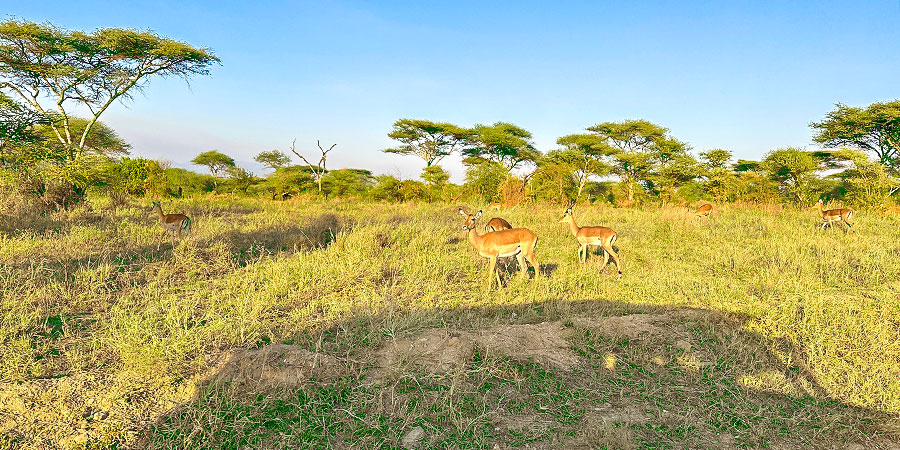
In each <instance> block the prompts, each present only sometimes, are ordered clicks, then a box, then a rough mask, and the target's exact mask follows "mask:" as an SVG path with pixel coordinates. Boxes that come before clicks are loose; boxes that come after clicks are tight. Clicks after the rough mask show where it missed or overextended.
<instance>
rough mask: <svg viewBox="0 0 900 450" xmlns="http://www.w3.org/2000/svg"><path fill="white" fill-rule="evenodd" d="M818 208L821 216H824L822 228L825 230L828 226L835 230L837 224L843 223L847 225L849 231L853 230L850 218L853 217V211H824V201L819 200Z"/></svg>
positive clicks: (848, 209)
mask: <svg viewBox="0 0 900 450" xmlns="http://www.w3.org/2000/svg"><path fill="white" fill-rule="evenodd" d="M816 206H818V207H819V214H821V215H822V225H821V228H822V229H823V230H824V229H825V227H826V226H828V227H830V228H834V223H835V222H842V223H845V224H847V227H848V229H850V230H852V229H853V224H852V223H850V216H852V215H853V210H852V209H850V208H840V209H824V208H823V207H822V200H819V202H818V203H816Z"/></svg>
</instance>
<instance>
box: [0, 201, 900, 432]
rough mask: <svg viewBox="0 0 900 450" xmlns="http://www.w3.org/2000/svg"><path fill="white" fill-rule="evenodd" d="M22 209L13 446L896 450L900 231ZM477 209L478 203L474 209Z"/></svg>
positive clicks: (791, 217)
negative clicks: (528, 237)
mask: <svg viewBox="0 0 900 450" xmlns="http://www.w3.org/2000/svg"><path fill="white" fill-rule="evenodd" d="M113 206H114V205H113V202H112V201H111V200H110V199H107V198H92V199H91V200H90V202H89V205H88V206H84V207H80V208H79V209H76V210H73V211H69V212H63V213H56V214H52V215H48V216H40V217H39V216H34V217H30V216H29V217H17V216H14V215H12V214H13V213H11V212H7V213H6V217H0V233H2V234H0V296H2V306H0V353H2V358H0V379H2V383H0V448H124V447H146V448H334V447H337V448H398V447H402V446H404V445H408V446H416V447H418V448H487V449H493V448H526V447H531V448H557V447H558V448H766V447H768V448H808V447H816V448H895V447H896V445H897V444H896V443H897V442H900V422H898V414H900V306H898V305H900V296H898V293H900V240H898V237H900V230H898V224H900V220H898V218H897V217H894V216H892V215H890V214H876V213H874V212H861V213H859V214H858V215H857V216H856V226H855V227H854V232H851V233H845V232H842V230H841V229H839V228H838V229H834V230H825V231H820V230H817V228H816V226H817V224H818V222H819V217H818V213H817V212H814V211H812V210H797V209H783V208H781V207H776V206H773V207H758V206H737V205H733V206H723V207H717V208H716V209H715V210H714V212H713V214H712V216H711V218H710V219H709V220H705V219H703V220H696V219H692V218H691V216H690V215H689V214H688V213H687V210H685V209H684V208H677V207H673V208H662V209H660V208H649V209H618V208H611V207H607V206H590V205H579V206H577V207H576V209H575V218H576V220H577V221H578V222H579V223H580V224H582V225H605V226H609V227H612V228H613V229H615V230H616V231H617V232H618V233H619V239H618V241H617V242H616V247H618V248H619V255H620V257H621V260H622V264H623V270H624V275H623V276H622V277H621V278H620V277H618V276H617V275H616V274H615V271H614V269H613V267H612V266H610V267H606V268H603V267H601V263H602V257H600V256H599V255H598V254H591V255H590V257H589V259H588V263H587V264H585V265H581V264H579V263H578V262H577V259H576V248H577V247H576V244H575V240H574V238H573V237H572V235H571V234H570V233H569V230H568V229H567V228H566V227H565V226H564V225H563V224H559V223H557V220H558V218H559V217H560V215H561V214H562V208H561V207H559V206H556V205H543V204H538V205H527V206H517V207H514V208H512V209H505V210H501V211H500V212H497V213H494V212H493V211H489V212H487V211H486V212H485V217H484V218H483V219H482V221H481V223H482V224H483V223H484V221H486V219H489V218H490V217H493V216H501V217H504V218H506V219H507V220H509V221H510V222H511V223H512V224H513V225H514V226H522V227H527V228H529V229H531V230H532V231H534V232H535V233H536V234H537V235H538V237H539V241H538V245H537V251H536V255H537V259H538V261H539V263H540V265H541V268H540V270H539V271H538V273H534V272H533V271H532V272H531V273H529V277H528V279H521V278H519V277H517V276H516V275H517V274H516V268H515V263H514V261H510V264H501V265H499V266H500V269H501V274H502V277H503V284H504V285H503V286H502V287H501V288H497V287H492V288H488V287H487V282H486V268H487V259H485V258H482V257H479V256H477V254H476V252H475V251H474V250H473V249H472V248H471V247H470V246H469V244H468V243H467V242H466V240H465V236H464V234H463V232H462V230H461V229H460V225H461V223H462V218H461V217H460V216H459V215H458V214H457V213H456V207H457V206H458V205H455V204H453V205H451V204H382V203H365V202H363V203H360V202H355V201H349V200H345V201H328V202H324V201H321V200H308V199H307V200H300V199H298V200H291V201H287V202H270V201H262V200H253V199H246V198H243V199H242V198H229V197H213V196H210V197H196V198H193V199H187V200H178V201H170V202H167V203H165V204H164V205H163V208H164V209H165V210H166V212H185V213H187V214H188V215H189V216H190V217H191V218H192V219H193V233H192V235H191V236H190V237H189V238H186V239H184V240H183V241H181V242H179V243H178V244H177V245H176V246H175V247H174V248H173V247H172V244H171V242H170V241H169V240H168V238H167V237H166V236H165V235H164V233H163V231H162V229H161V228H160V227H159V223H158V219H157V217H155V216H154V215H153V214H152V213H151V212H150V211H149V206H150V204H149V201H146V202H144V201H137V200H129V201H125V202H124V203H122V204H118V205H115V206H116V207H115V208H114V207H113ZM463 206H466V207H470V206H472V207H475V208H478V207H483V206H484V205H463Z"/></svg>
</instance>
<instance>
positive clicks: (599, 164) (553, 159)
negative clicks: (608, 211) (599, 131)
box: [535, 134, 616, 200]
mask: <svg viewBox="0 0 900 450" xmlns="http://www.w3.org/2000/svg"><path fill="white" fill-rule="evenodd" d="M556 143H557V144H559V145H560V146H562V149H561V150H556V151H551V152H549V153H547V155H545V157H544V158H542V159H541V162H540V163H539V164H538V165H539V166H542V165H543V166H545V167H546V166H547V165H550V164H554V165H556V167H555V168H554V170H545V172H546V173H545V174H544V176H543V177H542V178H546V177H547V176H549V174H550V173H554V172H556V171H557V170H560V169H562V167H563V166H562V165H565V166H568V167H570V168H571V174H572V176H573V177H574V181H575V185H576V192H575V199H576V200H577V199H578V198H580V197H581V193H582V192H583V191H584V187H585V185H586V183H587V180H588V177H590V176H602V175H606V174H608V173H610V171H611V170H612V167H611V166H610V165H609V164H607V163H606V162H605V161H604V160H603V158H604V157H608V156H609V155H612V154H614V153H615V152H616V150H615V149H613V148H612V147H610V146H609V144H608V143H607V142H606V140H605V139H604V138H602V137H600V136H597V135H593V134H570V135H567V136H563V137H561V138H559V139H557V140H556ZM535 181H538V180H535ZM560 192H561V191H560Z"/></svg>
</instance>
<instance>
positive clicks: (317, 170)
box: [291, 139, 337, 194]
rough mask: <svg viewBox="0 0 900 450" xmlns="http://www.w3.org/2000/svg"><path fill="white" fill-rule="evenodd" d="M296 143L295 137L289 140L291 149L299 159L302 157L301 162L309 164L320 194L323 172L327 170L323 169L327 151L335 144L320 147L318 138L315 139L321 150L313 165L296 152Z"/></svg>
mask: <svg viewBox="0 0 900 450" xmlns="http://www.w3.org/2000/svg"><path fill="white" fill-rule="evenodd" d="M296 143H297V140H296V139H294V141H293V142H291V151H292V152H294V154H295V155H297V156H298V157H300V159H302V160H303V162H305V163H306V165H307V166H309V168H310V169H311V170H312V172H313V178H315V180H316V183H317V184H318V185H319V194H321V193H322V177H323V176H325V172H327V170H326V169H325V159H326V158H328V152H330V151H331V149H333V148H334V147H335V146H336V145H337V144H333V145H332V146H331V147H328V150H325V149H323V148H322V144H320V143H319V140H318V139H317V140H316V146H317V147H319V151H320V152H322V157H321V158H319V163H318V164H316V165H315V166H313V165H312V163H311V162H309V160H308V159H306V158H305V157H304V156H303V155H301V154H300V153H299V152H297V149H296V147H295V146H294V145H295V144H296Z"/></svg>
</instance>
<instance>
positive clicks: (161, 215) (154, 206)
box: [153, 205, 166, 220]
mask: <svg viewBox="0 0 900 450" xmlns="http://www.w3.org/2000/svg"><path fill="white" fill-rule="evenodd" d="M153 208H154V209H156V213H157V214H159V220H163V219H165V218H166V215H165V214H163V213H162V206H159V205H153Z"/></svg>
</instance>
